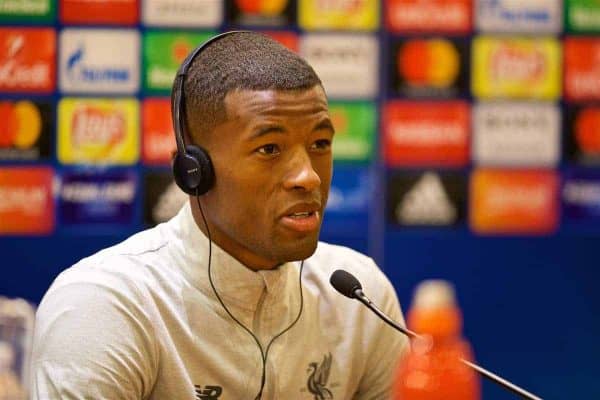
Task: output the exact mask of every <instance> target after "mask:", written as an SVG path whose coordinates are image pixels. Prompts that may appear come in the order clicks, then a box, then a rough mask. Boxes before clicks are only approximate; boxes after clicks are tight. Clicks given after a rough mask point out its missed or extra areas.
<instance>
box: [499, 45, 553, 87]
mask: <svg viewBox="0 0 600 400" xmlns="http://www.w3.org/2000/svg"><path fill="white" fill-rule="evenodd" d="M491 61H492V68H491V75H492V79H494V80H496V81H502V80H517V81H530V82H536V81H539V80H540V79H542V78H543V76H544V73H545V72H546V68H547V65H546V59H545V57H544V54H543V53H542V52H541V51H539V50H537V49H533V51H529V50H528V49H524V48H519V47H512V46H507V45H504V44H503V45H501V46H500V47H499V48H498V50H497V51H496V52H494V53H493V54H492V56H491Z"/></svg>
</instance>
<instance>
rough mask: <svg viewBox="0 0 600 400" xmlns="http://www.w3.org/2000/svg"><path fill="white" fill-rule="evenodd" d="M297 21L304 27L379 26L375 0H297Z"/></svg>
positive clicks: (366, 27) (350, 27)
mask: <svg viewBox="0 0 600 400" xmlns="http://www.w3.org/2000/svg"><path fill="white" fill-rule="evenodd" d="M298 13H299V23H300V26H301V27H302V28H304V29H364V30H375V29H377V27H378V26H379V2H378V1H377V0H299V5H298Z"/></svg>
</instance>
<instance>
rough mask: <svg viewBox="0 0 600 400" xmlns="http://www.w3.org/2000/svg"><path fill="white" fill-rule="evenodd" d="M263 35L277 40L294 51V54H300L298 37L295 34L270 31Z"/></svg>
mask: <svg viewBox="0 0 600 400" xmlns="http://www.w3.org/2000/svg"><path fill="white" fill-rule="evenodd" d="M263 33H264V34H265V35H268V36H270V37H272V38H273V39H275V40H277V41H278V42H279V43H281V44H282V45H284V46H285V47H287V48H288V49H290V50H292V51H293V52H295V53H297V52H298V49H299V47H298V35H296V34H295V33H294V32H285V31H268V32H263Z"/></svg>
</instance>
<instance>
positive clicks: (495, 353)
mask: <svg viewBox="0 0 600 400" xmlns="http://www.w3.org/2000/svg"><path fill="white" fill-rule="evenodd" d="M0 21H1V24H2V26H1V27H0V97H1V100H0V121H1V122H0V252H1V254H2V258H1V260H2V261H0V294H2V295H5V296H20V297H25V298H27V299H29V300H30V301H33V302H39V300H40V299H41V297H42V295H43V293H44V292H45V290H46V289H47V287H48V286H49V285H50V283H51V281H52V279H53V278H54V277H55V276H56V275H57V274H58V273H59V272H60V271H62V270H63V269H64V268H66V267H68V266H69V265H71V264H73V263H74V262H75V261H77V260H78V259H80V258H82V257H84V256H86V255H89V254H91V253H93V252H95V251H97V250H98V249H100V248H103V247H106V246H109V245H112V244H114V243H116V242H118V241H120V240H122V239H124V238H125V237H127V236H128V235H130V234H132V233H134V232H136V231H139V230H141V229H143V228H145V227H149V226H152V225H154V224H156V223H158V222H160V221H164V220H166V219H168V218H169V217H170V216H171V215H173V213H175V212H176V210H177V209H178V208H179V207H180V205H181V203H182V201H184V200H185V199H184V198H183V197H182V195H181V194H180V193H179V192H178V190H177V189H176V188H175V187H174V185H173V183H172V181H171V178H170V175H169V172H168V164H169V159H170V153H171V150H172V149H173V148H174V141H173V134H172V128H171V121H170V111H169V99H168V95H169V89H170V86H171V82H172V79H173V76H174V73H175V70H176V68H177V66H178V64H179V63H180V62H181V61H182V60H183V58H184V57H185V56H186V55H187V53H188V52H189V51H190V50H191V49H192V48H194V47H195V46H196V45H198V44H199V43H201V42H202V41H204V40H205V39H207V38H208V37H210V36H211V35H213V34H214V33H216V32H220V31H224V30H229V29H231V28H240V27H242V28H246V29H254V30H259V31H263V32H266V33H268V34H270V35H272V36H273V37H275V38H276V39H277V40H279V41H281V42H282V43H283V44H284V45H286V46H288V47H289V48H291V49H293V50H294V51H297V52H299V53H300V54H301V55H302V56H303V57H305V58H306V59H307V60H308V61H309V62H310V63H311V65H313V67H314V68H315V69H316V71H317V73H318V74H319V75H320V77H321V78H322V80H323V83H324V86H325V89H326V91H327V94H328V95H329V98H330V100H331V115H332V118H333V121H334V125H335V128H336V130H337V134H336V138H335V144H334V150H335V151H334V154H335V173H334V180H333V187H332V190H331V197H330V202H329V205H328V210H327V215H326V217H325V224H324V227H323V239H325V240H328V241H332V242H337V243H341V244H346V245H350V246H352V247H354V248H357V249H359V250H361V251H364V252H367V253H369V254H371V255H372V256H373V257H374V258H375V259H376V260H377V261H378V262H379V264H380V265H381V266H382V268H384V270H385V272H386V274H387V275H388V276H389V277H390V279H391V280H392V282H393V283H394V285H395V287H396V289H397V291H398V294H399V297H400V299H401V302H402V303H403V305H404V307H405V308H407V306H408V305H409V303H410V297H411V294H412V290H413V288H414V286H415V285H416V283H417V282H419V281H421V280H423V279H426V278H444V279H448V280H450V281H451V282H453V283H454V284H455V285H456V289H457V292H458V299H459V301H460V303H461V306H462V308H463V312H464V317H465V333H466V335H467V337H468V338H469V339H470V340H471V341H472V343H473V345H474V347H475V350H476V355H477V359H478V361H479V362H481V363H482V364H483V365H484V366H487V367H488V368H490V369H492V370H494V371H497V372H500V373H501V374H503V375H504V376H506V377H508V378H511V379H513V380H515V381H516V382H517V383H519V384H521V385H523V386H525V387H527V388H528V389H530V390H532V391H534V392H536V393H539V394H540V395H542V396H543V397H544V398H549V399H551V398H556V399H558V398H577V399H583V398H600V383H598V381H597V379H595V378H597V377H598V375H600V367H599V366H598V363H597V360H598V359H599V358H600V345H599V344H598V342H597V338H598V337H600V321H599V320H598V318H597V317H596V314H597V313H598V311H600V294H598V280H599V276H600V272H598V270H597V264H598V263H597V259H598V247H599V245H600V240H599V239H600V226H599V224H598V222H599V221H600V165H599V163H600V37H599V36H598V35H597V33H598V32H600V2H599V1H598V0H566V1H565V2H562V1H557V0H536V1H533V0H529V1H521V2H515V1H510V0H481V1H474V2H472V1H468V0H445V1H444V0H430V1H419V0H389V1H386V2H383V3H380V2H378V1H376V0H297V1H296V0H225V2H223V0H140V1H137V0H105V1H103V2H95V1H86V0H60V1H53V0H0ZM510 397H511V396H510V395H509V394H506V393H504V392H502V391H501V390H500V389H498V388H496V387H492V386H490V385H488V384H487V383H486V384H485V386H484V398H485V399H498V400H499V399H507V398H510Z"/></svg>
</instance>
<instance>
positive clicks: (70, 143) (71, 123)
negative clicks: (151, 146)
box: [58, 98, 139, 165]
mask: <svg viewBox="0 0 600 400" xmlns="http://www.w3.org/2000/svg"><path fill="white" fill-rule="evenodd" d="M138 118H139V116H138V103H137V101H136V100H133V99H90V98H85V99H84V98H64V99H62V100H61V101H60V103H59V104H58V159H59V161H60V162H61V163H63V164H97V165H106V164H121V165H125V164H134V163H135V162H137V160H138V157H139V121H138Z"/></svg>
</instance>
